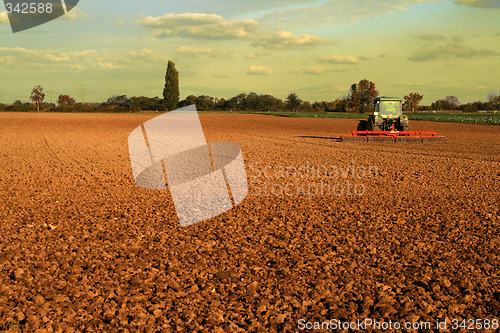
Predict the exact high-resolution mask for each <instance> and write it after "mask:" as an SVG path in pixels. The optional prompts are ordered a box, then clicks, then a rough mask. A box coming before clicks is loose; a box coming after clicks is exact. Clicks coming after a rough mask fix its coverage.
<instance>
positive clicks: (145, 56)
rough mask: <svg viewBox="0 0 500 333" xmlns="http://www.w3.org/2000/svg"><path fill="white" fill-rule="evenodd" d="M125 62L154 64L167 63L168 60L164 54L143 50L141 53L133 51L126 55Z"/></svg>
mask: <svg viewBox="0 0 500 333" xmlns="http://www.w3.org/2000/svg"><path fill="white" fill-rule="evenodd" d="M123 60H124V61H125V62H128V63H133V64H135V63H137V61H142V62H152V63H167V62H168V58H167V57H165V56H164V55H162V54H159V53H156V52H154V51H152V50H149V49H142V50H140V51H131V52H127V53H125V55H124V56H123Z"/></svg>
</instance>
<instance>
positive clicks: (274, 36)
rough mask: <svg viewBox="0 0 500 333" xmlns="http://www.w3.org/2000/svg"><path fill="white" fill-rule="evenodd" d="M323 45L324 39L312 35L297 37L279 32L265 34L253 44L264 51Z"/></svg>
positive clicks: (290, 33)
mask: <svg viewBox="0 0 500 333" xmlns="http://www.w3.org/2000/svg"><path fill="white" fill-rule="evenodd" d="M321 43H323V39H322V38H321V37H318V36H315V35H311V34H302V35H296V34H295V33H293V32H290V31H283V30H282V31H278V32H271V33H265V34H262V35H260V36H258V38H255V40H254V41H253V42H252V45H253V46H261V47H262V48H264V49H275V50H281V49H289V48H308V47H313V46H316V45H319V44H321Z"/></svg>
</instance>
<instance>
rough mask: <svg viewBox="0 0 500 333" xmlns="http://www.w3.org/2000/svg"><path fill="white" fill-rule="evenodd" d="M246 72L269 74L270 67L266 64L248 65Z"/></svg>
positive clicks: (250, 73)
mask: <svg viewBox="0 0 500 333" xmlns="http://www.w3.org/2000/svg"><path fill="white" fill-rule="evenodd" d="M246 73H247V74H249V75H269V74H271V69H270V68H269V67H267V66H250V67H249V68H248V69H247V70H246Z"/></svg>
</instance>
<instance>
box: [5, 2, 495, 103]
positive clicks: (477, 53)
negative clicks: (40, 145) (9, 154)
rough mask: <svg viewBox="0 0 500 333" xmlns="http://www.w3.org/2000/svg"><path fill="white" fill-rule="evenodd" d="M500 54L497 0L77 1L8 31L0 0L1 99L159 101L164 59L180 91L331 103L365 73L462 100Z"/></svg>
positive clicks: (491, 82)
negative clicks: (34, 92)
mask: <svg viewBox="0 0 500 333" xmlns="http://www.w3.org/2000/svg"><path fill="white" fill-rule="evenodd" d="M499 59H500V0H446V1H444V0H399V1H390V0H378V1H375V0H252V1H248V0H247V1H240V0H211V1H202V0H176V1H169V0H143V1H129V0H106V1H96V0H81V1H80V3H79V4H78V5H77V6H76V7H75V8H74V9H73V10H71V11H70V12H68V13H67V14H66V15H64V16H62V17H60V18H58V19H56V20H53V21H51V22H48V23H46V24H44V25H41V26H38V27H35V28H32V29H29V30H25V31H22V32H18V33H12V30H11V27H10V25H9V20H8V16H7V13H6V8H5V7H3V5H2V4H0V103H12V102H13V101H14V100H17V99H20V100H22V101H28V100H29V95H30V92H31V89H32V88H33V87H34V86H35V85H41V86H42V87H43V88H44V90H45V92H46V94H47V97H46V101H49V102H55V101H56V99H57V96H59V95H60V94H69V95H71V96H72V97H74V98H75V99H76V100H77V102H102V101H105V100H107V98H108V97H110V96H113V95H123V94H124V95H128V96H149V97H154V96H161V94H162V91H163V85H164V77H165V71H166V66H167V63H168V61H169V60H172V61H174V62H175V64H176V68H177V70H178V71H179V80H180V92H181V98H185V97H186V96H188V95H209V96H214V97H218V98H230V97H232V96H234V95H237V94H239V93H241V92H245V93H250V92H255V93H257V94H272V95H274V96H277V97H279V98H282V99H285V98H286V96H287V95H288V94H289V93H291V92H294V93H296V94H298V96H299V97H300V98H301V99H303V100H308V101H311V102H314V101H331V100H335V99H336V98H342V97H344V96H346V95H347V94H348V92H349V87H350V86H351V84H353V83H356V82H359V81H360V80H362V79H368V80H370V81H373V82H374V83H375V84H376V87H377V90H379V92H380V95H382V96H394V97H401V98H402V97H403V96H404V95H407V94H409V93H410V92H418V93H420V94H422V95H423V96H424V99H423V101H422V104H430V103H432V102H434V101H435V100H438V99H442V98H445V97H446V96H449V95H454V96H456V97H458V99H459V100H460V102H462V103H467V102H471V101H476V100H483V101H484V100H486V98H487V95H488V93H490V92H494V93H497V94H498V93H499V91H500V61H499Z"/></svg>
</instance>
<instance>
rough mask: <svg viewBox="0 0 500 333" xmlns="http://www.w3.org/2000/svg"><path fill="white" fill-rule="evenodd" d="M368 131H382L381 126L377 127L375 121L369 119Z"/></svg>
mask: <svg viewBox="0 0 500 333" xmlns="http://www.w3.org/2000/svg"><path fill="white" fill-rule="evenodd" d="M367 129H368V130H369V131H380V126H377V125H375V123H374V122H373V119H368V126H367Z"/></svg>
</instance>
